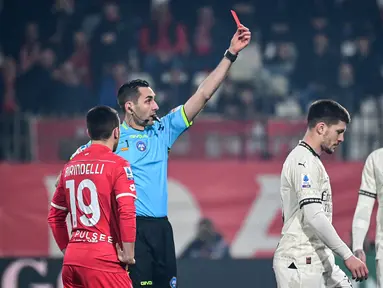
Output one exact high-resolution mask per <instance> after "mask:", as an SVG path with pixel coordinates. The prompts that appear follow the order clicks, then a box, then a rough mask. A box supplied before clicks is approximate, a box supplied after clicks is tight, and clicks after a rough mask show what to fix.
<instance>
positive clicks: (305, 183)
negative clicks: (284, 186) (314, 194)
mask: <svg viewBox="0 0 383 288" xmlns="http://www.w3.org/2000/svg"><path fill="white" fill-rule="evenodd" d="M301 176H302V177H301V179H302V184H301V186H302V188H310V187H311V180H310V179H311V178H310V175H309V174H301Z"/></svg>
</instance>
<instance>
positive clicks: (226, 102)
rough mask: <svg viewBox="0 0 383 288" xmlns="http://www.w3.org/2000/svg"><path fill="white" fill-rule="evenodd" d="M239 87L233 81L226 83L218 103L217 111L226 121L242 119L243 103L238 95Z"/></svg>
mask: <svg viewBox="0 0 383 288" xmlns="http://www.w3.org/2000/svg"><path fill="white" fill-rule="evenodd" d="M236 92H237V87H236V86H235V84H234V83H233V82H232V81H230V80H229V81H225V83H224V84H223V85H222V90H221V93H220V95H219V99H218V102H217V111H218V112H220V113H222V114H223V115H224V117H225V118H226V119H240V115H241V113H242V111H241V108H242V107H241V102H240V101H238V97H237V95H236Z"/></svg>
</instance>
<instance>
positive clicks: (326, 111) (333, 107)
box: [307, 99, 351, 128]
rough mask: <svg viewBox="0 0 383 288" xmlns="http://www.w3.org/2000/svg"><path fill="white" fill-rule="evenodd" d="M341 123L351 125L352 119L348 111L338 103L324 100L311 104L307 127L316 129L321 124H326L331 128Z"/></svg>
mask: <svg viewBox="0 0 383 288" xmlns="http://www.w3.org/2000/svg"><path fill="white" fill-rule="evenodd" d="M339 121H342V122H345V123H346V124H349V123H350V122H351V117H350V114H349V113H348V111H347V109H346V108H344V107H343V106H342V105H340V104H339V103H338V102H336V101H334V100H329V99H323V100H318V101H315V102H314V103H312V104H311V106H310V108H309V113H308V115H307V125H308V127H309V128H314V127H315V125H317V124H318V123H319V122H324V123H325V124H326V125H328V126H331V125H334V124H337V123H338V122H339Z"/></svg>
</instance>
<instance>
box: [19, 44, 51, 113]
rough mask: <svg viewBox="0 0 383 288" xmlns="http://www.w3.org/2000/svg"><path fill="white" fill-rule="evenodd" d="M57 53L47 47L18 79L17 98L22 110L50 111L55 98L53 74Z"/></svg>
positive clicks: (34, 111) (33, 111)
mask: <svg viewBox="0 0 383 288" xmlns="http://www.w3.org/2000/svg"><path fill="white" fill-rule="evenodd" d="M55 61H56V54H55V53H54V52H53V50H52V49H50V48H45V49H44V50H43V51H42V52H41V54H39V58H38V59H37V61H36V62H35V63H34V65H33V66H31V68H30V69H29V70H28V71H27V72H25V73H24V74H22V75H20V76H19V78H18V79H17V88H18V89H17V98H18V100H19V101H20V106H21V109H22V111H24V112H25V111H27V112H32V113H41V112H49V111H50V110H51V109H50V108H51V105H52V101H54V99H55V94H54V91H55V89H54V86H55V82H54V79H53V76H52V73H53V68H54V63H55Z"/></svg>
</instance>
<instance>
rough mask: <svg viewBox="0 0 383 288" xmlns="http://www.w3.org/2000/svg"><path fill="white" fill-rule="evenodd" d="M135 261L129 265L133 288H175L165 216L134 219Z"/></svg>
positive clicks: (171, 243) (170, 238)
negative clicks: (135, 234)
mask: <svg viewBox="0 0 383 288" xmlns="http://www.w3.org/2000/svg"><path fill="white" fill-rule="evenodd" d="M135 259H136V264H135V265H130V266H129V275H130V278H131V279H132V281H133V287H134V288H141V287H145V288H153V287H154V288H165V287H171V288H175V287H177V263H176V254H175V247H174V238H173V229H172V226H171V224H170V222H169V221H168V218H167V217H163V218H153V217H142V216H137V237H136V245H135Z"/></svg>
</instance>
